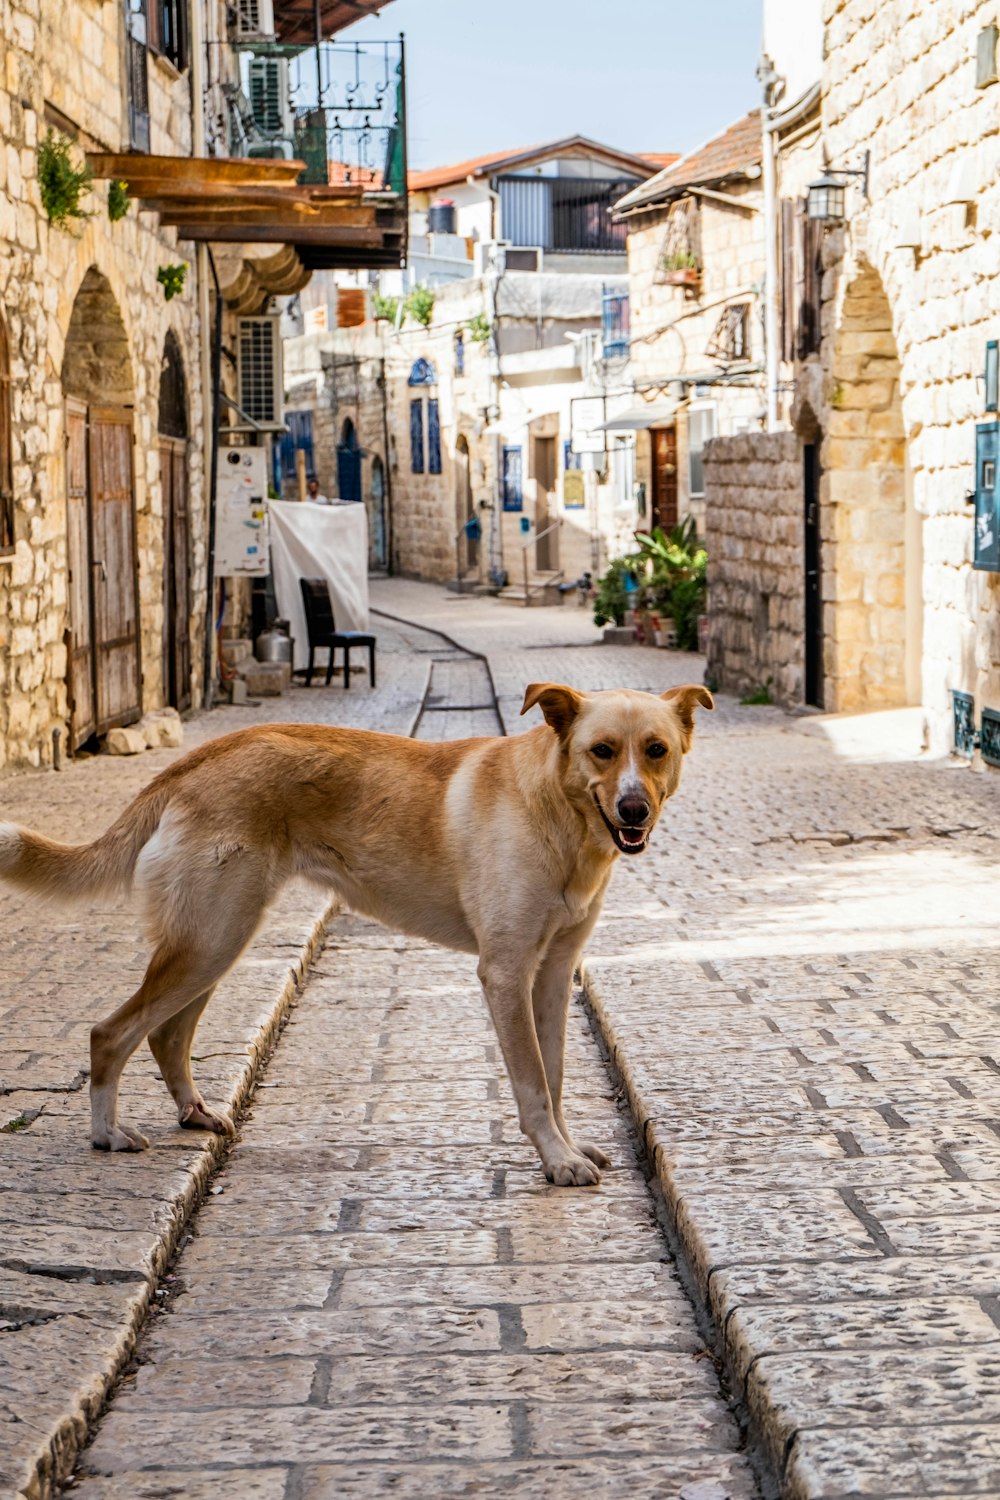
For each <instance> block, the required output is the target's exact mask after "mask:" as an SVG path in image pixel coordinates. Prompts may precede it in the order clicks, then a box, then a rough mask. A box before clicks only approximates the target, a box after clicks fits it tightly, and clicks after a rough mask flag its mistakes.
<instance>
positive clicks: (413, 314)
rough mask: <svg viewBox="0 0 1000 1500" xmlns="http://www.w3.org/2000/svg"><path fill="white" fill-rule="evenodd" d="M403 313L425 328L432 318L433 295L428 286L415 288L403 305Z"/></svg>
mask: <svg viewBox="0 0 1000 1500" xmlns="http://www.w3.org/2000/svg"><path fill="white" fill-rule="evenodd" d="M403 311H404V313H405V314H406V316H407V317H408V318H412V319H413V321H414V323H421V324H422V325H423V327H424V328H426V327H427V326H428V325H429V323H430V321H431V318H432V317H433V316H434V293H433V292H432V291H431V289H430V287H429V286H415V287H414V288H413V291H412V292H410V293H409V295H408V296H407V298H406V300H405V301H404V303H403Z"/></svg>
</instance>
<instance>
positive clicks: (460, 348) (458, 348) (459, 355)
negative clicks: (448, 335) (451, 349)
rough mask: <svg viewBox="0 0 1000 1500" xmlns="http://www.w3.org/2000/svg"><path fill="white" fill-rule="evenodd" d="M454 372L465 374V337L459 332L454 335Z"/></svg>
mask: <svg viewBox="0 0 1000 1500" xmlns="http://www.w3.org/2000/svg"><path fill="white" fill-rule="evenodd" d="M455 374H456V375H464V374H465V339H464V338H463V337H462V335H461V334H460V333H456V335H455Z"/></svg>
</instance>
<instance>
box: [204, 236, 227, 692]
mask: <svg viewBox="0 0 1000 1500" xmlns="http://www.w3.org/2000/svg"><path fill="white" fill-rule="evenodd" d="M205 250H206V259H207V261H208V265H209V267H210V269H211V272H212V279H213V281H214V282H215V329H214V338H213V340H212V357H211V368H210V372H209V384H208V390H209V391H210V392H211V400H210V402H209V410H210V413H211V416H210V420H209V426H208V429H207V433H208V436H209V446H208V462H209V465H210V468H209V471H208V546H207V548H206V554H205V678H204V687H203V690H202V704H203V706H204V707H205V708H211V707H212V698H213V696H214V689H215V504H216V498H217V491H218V481H219V424H220V421H221V410H222V402H221V401H220V400H219V395H220V386H221V383H222V293H221V292H220V290H219V277H218V275H217V273H216V269H215V257H214V256H213V255H212V252H211V250H210V249H209V248H208V246H207V245H206V246H205ZM206 332H207V328H206ZM206 342H207V339H206Z"/></svg>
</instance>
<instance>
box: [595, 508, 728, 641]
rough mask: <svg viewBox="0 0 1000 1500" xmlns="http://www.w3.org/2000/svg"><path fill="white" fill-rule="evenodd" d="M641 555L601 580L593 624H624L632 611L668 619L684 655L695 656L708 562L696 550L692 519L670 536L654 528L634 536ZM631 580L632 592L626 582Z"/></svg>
mask: <svg viewBox="0 0 1000 1500" xmlns="http://www.w3.org/2000/svg"><path fill="white" fill-rule="evenodd" d="M636 541H637V542H638V544H639V549H638V551H637V552H633V553H630V554H629V555H628V556H627V557H619V558H615V559H614V560H613V561H612V562H611V564H610V565H609V567H608V570H607V572H606V573H605V574H604V576H603V577H602V578H601V579H600V580H599V582H598V585H597V593H596V596H595V599H594V620H595V622H596V624H598V625H603V624H605V623H606V622H607V621H608V620H612V619H613V620H614V621H615V623H616V624H618V625H620V624H623V623H624V618H625V610H626V609H628V608H629V607H630V606H631V605H634V606H635V607H636V608H640V609H648V610H650V611H655V612H656V613H658V614H661V615H667V616H669V617H670V618H671V619H672V620H673V622H674V631H675V634H676V639H677V647H678V650H680V651H697V649H698V616H699V615H700V614H703V613H704V609H705V595H706V575H707V570H708V556H707V554H706V552H705V549H704V547H699V546H698V533H697V528H696V526H695V523H694V521H693V520H692V519H691V518H690V517H689V518H688V519H687V520H686V521H683V522H682V523H681V524H680V525H678V526H675V527H674V528H673V530H672V531H670V532H669V533H667V532H664V531H662V530H661V529H660V528H659V527H656V528H655V529H654V530H653V531H650V532H640V533H638V535H637V536H636ZM629 579H631V580H633V588H632V590H631V592H629V591H628V589H627V587H626V583H627V580H629Z"/></svg>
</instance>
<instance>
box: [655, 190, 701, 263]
mask: <svg viewBox="0 0 1000 1500" xmlns="http://www.w3.org/2000/svg"><path fill="white" fill-rule="evenodd" d="M701 264H702V261H701V208H700V207H699V204H698V200H697V198H679V199H678V200H677V202H676V203H672V204H671V205H670V212H669V213H668V214H667V227H666V231H665V233H664V236H663V244H662V246H661V249H660V256H659V260H658V261H657V266H656V279H657V281H658V282H661V283H663V282H666V281H668V280H669V279H670V278H672V277H675V276H676V275H677V274H678V273H679V272H685V271H687V272H692V273H698V272H700V271H701Z"/></svg>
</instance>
